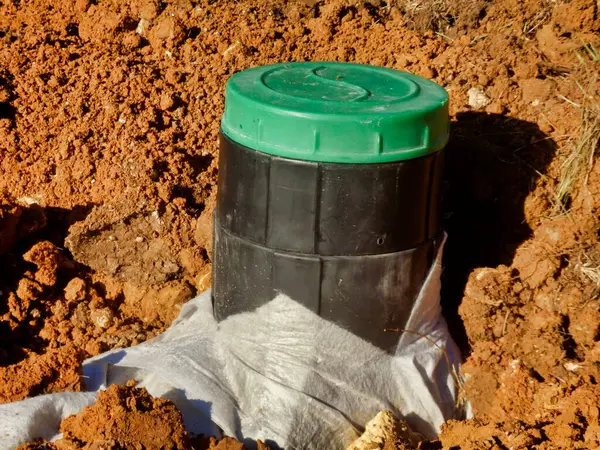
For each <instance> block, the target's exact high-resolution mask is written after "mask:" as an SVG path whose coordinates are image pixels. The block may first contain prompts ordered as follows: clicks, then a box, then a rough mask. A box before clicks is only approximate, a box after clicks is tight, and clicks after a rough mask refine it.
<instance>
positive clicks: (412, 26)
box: [0, 0, 600, 449]
mask: <svg viewBox="0 0 600 450" xmlns="http://www.w3.org/2000/svg"><path fill="white" fill-rule="evenodd" d="M599 29H600V15H599V14H598V6H597V4H596V2H595V1H594V0H573V1H570V2H566V1H556V2H554V1H552V2H550V1H543V2H539V1H533V0H526V1H519V2H518V1H515V0H495V1H481V2H463V1H460V2H444V1H438V0H436V1H423V2H408V1H398V2H393V3H382V2H350V1H347V0H327V1H323V2H312V1H306V2H294V1H291V2H282V1H279V0H268V1H265V2H262V3H261V4H260V5H256V4H255V3H253V2H249V1H245V0H243V1H239V2H227V1H224V0H222V1H221V0H216V1H215V0H202V1H187V0H176V1H167V2H155V1H153V0H132V1H129V2H122V1H117V0H100V1H94V2H90V1H87V0H77V1H74V2H59V3H58V4H57V3H56V2H51V1H49V0H34V1H29V2H19V1H13V0H9V1H6V2H2V4H1V5H0V149H1V151H2V157H1V158H0V199H1V201H0V255H1V257H0V273H2V274H3V276H2V279H1V280H0V291H1V293H0V337H1V339H0V401H11V400H16V399H20V398H24V397H26V396H29V395H35V394H38V393H43V392H54V391H60V390H68V389H75V390H77V389H81V387H82V385H81V382H80V381H79V379H78V371H79V365H80V361H81V360H82V359H83V358H85V357H87V356H90V355H95V354H97V353H99V352H101V351H105V350H108V349H111V348H115V347H121V346H130V345H133V344H136V343H138V342H142V341H143V340H145V339H148V338H149V337H152V336H154V335H156V334H157V333H159V332H160V331H162V330H164V328H165V327H166V326H168V324H169V323H170V321H171V320H172V319H173V318H174V317H175V316H176V315H177V312H178V310H179V307H180V305H181V304H182V303H184V302H185V301H187V300H188V299H189V298H190V297H192V296H193V295H195V294H196V293H197V292H198V291H199V290H202V289H204V288H205V287H207V285H208V284H209V282H210V252H211V248H210V240H211V238H210V229H211V227H210V222H211V214H212V210H213V208H214V194H215V189H214V187H215V184H216V178H217V175H218V173H217V156H218V151H217V150H218V149H217V145H218V139H217V136H218V130H219V118H220V115H221V113H222V109H223V88H224V85H225V81H226V80H227V78H228V77H229V76H230V75H231V74H233V73H235V72H237V71H239V70H242V69H245V68H248V67H252V66H256V65H259V64H267V63H274V62H281V61H302V60H337V61H351V62H358V63H370V64H377V65H383V66H387V67H393V68H397V69H401V70H408V71H410V72H413V73H417V74H419V75H423V76H426V77H429V78H432V79H433V80H434V81H436V82H438V83H439V84H441V85H442V86H444V87H445V88H446V89H447V91H448V93H449V95H450V98H451V114H452V119H453V123H452V133H451V136H452V137H451V142H450V143H449V145H448V148H447V150H446V159H447V165H446V176H445V184H444V220H445V226H446V229H447V230H448V232H449V235H450V239H449V241H448V246H447V252H446V255H445V267H446V268H445V272H444V291H443V299H444V312H445V315H446V316H447V317H448V319H449V322H450V325H451V328H452V331H453V333H454V335H455V337H456V338H457V340H458V341H459V342H460V343H461V344H462V347H463V349H464V350H465V351H466V353H467V354H468V355H469V356H468V359H467V362H466V365H465V374H466V375H467V383H466V393H467V395H468V396H469V398H470V399H471V400H472V402H473V406H474V408H475V411H476V413H477V418H476V419H475V420H473V421H470V422H459V423H450V424H448V426H447V427H446V429H445V432H444V434H443V435H442V441H441V444H443V446H444V447H448V448H450V447H454V446H460V447H461V448H466V449H468V448H480V447H481V446H483V445H488V444H487V443H488V442H491V441H489V440H486V439H488V437H490V436H491V437H492V439H493V440H494V442H495V444H494V445H497V446H502V445H503V446H507V447H510V446H513V447H514V448H527V447H531V446H539V447H540V448H544V445H545V446H546V448H549V446H554V448H556V447H567V448H572V446H573V445H575V444H574V443H575V442H583V443H582V444H581V445H583V446H584V447H586V448H593V447H594V446H596V445H597V444H595V442H596V441H595V439H596V440H597V439H598V437H597V436H598V433H597V427H598V418H597V413H596V411H595V409H594V408H593V407H592V406H591V405H592V403H590V402H591V401H593V400H595V399H596V398H597V396H598V391H597V388H596V386H597V385H596V382H597V380H598V379H599V378H598V376H599V375H600V374H598V373H597V369H596V367H597V362H598V354H599V352H600V347H599V344H598V342H599V338H600V319H599V315H600V313H599V311H600V309H599V303H598V295H599V291H600V288H599V286H600V275H599V273H600V271H599V269H598V267H600V250H598V248H599V246H598V230H599V226H598V223H599V220H598V218H599V216H600V211H599V207H600V180H599V176H600V173H599V171H600V169H599V168H598V164H597V163H596V159H595V158H594V151H595V150H596V147H597V132H596V130H597V129H600V123H599V122H598V120H597V117H598V105H600V98H599V96H598V92H599V91H600V80H599V77H598V73H599V72H600V71H599V70H598V69H599V64H600V56H599V54H598V49H600V37H599V35H598V30H599ZM459 305H461V306H460V314H459ZM15 379H18V380H19V382H18V383H15V381H14V380H15ZM515 392H518V393H520V395H519V396H517V395H515ZM584 400H585V401H584ZM587 400H589V402H587ZM586 402H587V403H586ZM486 433H487V434H486ZM219 445H221V444H219ZM222 445H225V444H222ZM490 445H491V444H490ZM577 445H579V444H577ZM478 446H479V447H478Z"/></svg>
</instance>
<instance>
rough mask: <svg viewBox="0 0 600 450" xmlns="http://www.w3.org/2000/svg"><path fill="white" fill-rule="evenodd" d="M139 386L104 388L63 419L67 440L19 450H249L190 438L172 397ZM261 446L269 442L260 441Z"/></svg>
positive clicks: (229, 443)
mask: <svg viewBox="0 0 600 450" xmlns="http://www.w3.org/2000/svg"><path fill="white" fill-rule="evenodd" d="M134 386H135V382H131V383H129V384H128V385H127V386H117V385H113V386H110V387H109V388H108V389H107V390H106V391H103V392H100V394H99V395H98V400H97V401H96V403H95V404H94V405H92V406H88V407H87V408H85V409H84V410H83V411H81V412H80V413H79V414H77V415H74V416H70V417H67V418H66V419H65V420H63V421H62V423H61V425H60V432H61V433H62V434H63V436H62V438H61V439H59V440H58V441H55V442H51V443H50V442H42V441H40V442H34V443H30V444H26V445H24V446H22V447H20V448H19V450H36V449H39V450H41V449H49V450H77V449H90V450H91V449H105V450H121V449H123V450H125V449H138V448H143V449H147V450H161V449H170V450H245V447H244V446H243V445H242V444H241V443H239V442H238V441H236V440H234V439H230V438H226V439H223V440H221V441H218V440H216V439H215V438H202V437H199V438H190V437H189V436H188V433H187V431H186V430H185V427H184V426H183V418H182V416H181V412H180V411H179V410H178V409H177V407H176V406H175V405H174V404H173V403H172V402H170V401H169V400H164V399H161V398H154V397H152V396H151V395H150V394H148V392H147V391H146V390H145V389H143V388H135V387H134ZM258 449H259V450H269V447H267V446H266V445H265V444H263V443H262V442H260V441H259V442H258Z"/></svg>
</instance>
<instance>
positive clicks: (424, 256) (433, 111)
mask: <svg viewBox="0 0 600 450" xmlns="http://www.w3.org/2000/svg"><path fill="white" fill-rule="evenodd" d="M225 95H226V96H225V113H224V115H223V119H222V122H221V149H220V162H219V185H218V189H219V190H218V195H217V208H216V210H215V220H214V246H213V304H214V312H215V316H216V318H217V320H222V319H224V318H226V317H228V316H230V315H233V314H237V313H240V312H245V311H253V310H255V309H256V308H258V307H260V306H262V305H264V304H265V303H268V302H269V301H271V300H272V299H273V298H274V297H275V296H276V295H277V294H278V293H280V292H281V293H284V294H287V295H288V296H289V297H291V298H292V299H293V300H295V301H297V302H299V303H301V304H302V305H304V306H305V307H307V308H309V309H310V310H312V311H314V312H315V313H316V314H318V315H319V316H321V317H322V318H324V319H327V320H329V321H333V322H335V323H337V324H339V325H340V326H342V327H344V328H346V329H348V330H350V331H351V332H353V333H354V334H356V335H358V336H360V337H362V338H364V339H366V340H368V341H370V342H372V343H373V344H375V345H377V346H379V347H381V348H384V349H390V348H392V347H393V346H394V344H396V343H397V342H398V339H399V336H400V335H399V333H397V332H390V331H386V330H389V329H394V328H396V329H402V328H403V327H404V325H405V324H406V322H407V320H408V318H409V314H410V311H411V308H412V306H413V304H414V302H415V300H416V297H417V295H418V293H419V291H420V288H421V286H422V284H423V281H424V280H425V278H426V276H427V274H428V271H429V269H430V266H431V264H432V262H433V258H434V256H435V251H436V248H437V247H436V245H437V243H438V241H439V238H440V233H441V223H440V211H439V208H440V185H441V171H442V153H441V152H440V150H441V149H442V148H443V147H444V145H445V144H446V142H447V140H448V130H449V119H448V95H447V93H446V91H445V90H444V89H443V88H441V87H440V86H438V85H437V84H435V83H433V82H431V81H429V80H426V79H424V78H421V77H418V76H416V75H412V74H409V73H405V72H399V71H395V70H391V69H385V68H381V67H374V66H366V65H358V64H345V63H330V62H326V63H313V62H309V63H289V64H277V65H272V66H263V67H258V68H254V69H249V70H246V71H243V72H240V73H237V74H236V75H234V76H232V77H231V78H230V80H229V81H228V83H227V87H226V94H225Z"/></svg>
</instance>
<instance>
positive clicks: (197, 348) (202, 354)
mask: <svg viewBox="0 0 600 450" xmlns="http://www.w3.org/2000/svg"><path fill="white" fill-rule="evenodd" d="M441 254H442V251H441V250H440V251H439V254H438V256H437V259H436V262H435V263H434V265H433V267H432V269H431V271H430V274H429V276H428V278H427V281H426V282H425V284H424V286H423V288H422V290H421V293H420V296H419V298H418V301H417V303H416V305H415V307H414V310H413V311H412V313H411V318H410V320H409V323H408V324H407V325H406V327H405V328H406V329H407V330H411V331H412V332H410V333H403V334H402V335H401V337H400V340H399V344H398V347H397V350H396V352H395V354H393V355H390V354H388V353H385V352H383V351H382V350H380V349H379V348H377V347H375V346H373V345H371V344H370V343H368V342H366V341H363V340H362V339H360V338H358V337H356V336H354V335H353V334H351V333H350V332H348V331H346V330H344V329H343V328H340V327H338V326H337V325H335V324H333V323H330V322H327V321H325V320H323V319H321V318H320V317H318V316H317V315H315V314H314V313H312V312H311V311H309V310H308V309H306V308H304V307H303V306H301V305H300V304H298V303H296V302H294V301H293V300H291V299H290V298H289V297H286V296H285V295H279V296H277V297H276V298H275V299H273V300H272V301H271V302H269V303H267V304H266V305H264V306H262V307H261V308H259V309H257V310H256V311H254V312H251V313H244V314H239V315H236V316H232V317H229V318H228V319H226V320H224V321H223V322H221V323H217V322H216V321H215V319H214V317H213V314H212V306H211V296H210V291H207V292H205V293H203V294H201V295H200V296H198V297H197V298H195V299H194V300H192V301H190V302H188V303H187V304H185V305H184V306H183V308H182V310H181V313H180V315H179V317H178V318H177V320H176V321H175V322H174V323H173V325H172V326H171V327H170V328H169V329H168V330H167V331H166V332H165V333H163V334H162V335H160V336H158V337H156V338H154V339H153V340H151V341H148V342H146V343H143V344H140V345H138V346H136V347H132V348H127V349H121V350H113V351H111V352H108V353H105V354H102V355H99V356H97V357H95V358H92V359H90V360H88V361H86V362H85V363H84V375H85V376H86V377H87V378H86V384H87V387H88V390H89V391H90V392H89V393H65V394H53V395H46V396H40V397H36V398H32V399H28V400H24V401H21V402H16V403H10V404H5V405H0V449H13V448H15V447H16V446H17V445H19V444H21V443H24V442H27V441H29V440H32V439H34V438H40V437H42V438H45V439H53V438H56V437H57V433H58V424H59V423H60V420H61V419H62V418H64V417H66V416H68V415H70V414H73V413H76V412H77V411H79V410H80V409H82V408H83V407H84V406H86V405H88V404H92V403H93V402H94V401H95V395H96V394H95V393H94V392H95V391H98V390H101V389H104V388H106V387H107V386H108V385H110V384H113V383H121V384H122V383H125V382H126V381H127V380H129V379H136V380H138V381H139V382H140V385H141V386H144V387H146V388H147V389H148V391H149V392H150V393H151V394H153V395H155V396H162V397H166V398H169V399H171V400H173V401H174V402H175V403H176V404H177V405H178V406H179V408H180V409H181V410H182V413H183V416H184V420H185V424H186V426H187V428H188V430H190V431H191V432H193V433H203V434H213V435H218V433H219V429H218V428H217V427H215V424H216V425H217V426H218V427H219V428H220V429H221V430H222V431H223V433H224V434H225V435H229V436H234V437H236V438H238V439H242V438H251V439H261V440H263V441H266V442H275V443H277V444H278V445H279V446H281V447H284V448H286V449H287V448H295V449H318V450H323V449H337V448H345V447H346V446H347V445H349V444H350V443H351V442H352V441H353V440H354V439H355V438H356V437H358V435H359V434H360V428H361V427H363V426H364V425H365V424H366V423H367V422H368V421H369V420H370V419H371V418H373V416H375V415H376V414H377V413H378V412H379V411H381V410H385V409H387V410H391V411H392V412H394V413H395V414H396V415H397V416H399V417H402V418H404V419H405V420H406V421H407V422H408V423H409V424H410V425H411V426H412V427H413V428H414V429H415V430H416V431H418V432H420V433H422V434H423V435H425V436H426V437H428V438H433V437H435V436H436V435H437V433H438V431H439V428H440V426H441V425H442V424H443V423H444V422H445V421H446V420H447V419H450V418H460V417H462V416H464V414H465V411H463V410H461V409H460V408H457V407H456V403H457V402H456V399H457V393H458V387H457V383H456V376H455V374H456V373H457V371H456V368H458V364H459V361H460V355H459V352H458V350H457V348H456V346H455V344H454V342H453V341H452V339H451V337H450V335H449V333H448V331H447V327H446V323H445V321H444V320H443V318H442V315H441V308H440V297H439V296H440V275H441ZM423 336H426V337H423ZM449 365H450V366H449ZM451 366H454V368H452V367H451Z"/></svg>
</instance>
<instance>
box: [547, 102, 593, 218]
mask: <svg viewBox="0 0 600 450" xmlns="http://www.w3.org/2000/svg"><path fill="white" fill-rule="evenodd" d="M581 109H582V112H581V125H580V127H579V135H578V136H577V137H576V138H575V139H573V140H572V141H571V142H570V144H568V145H569V147H570V151H569V154H568V156H567V158H566V159H565V161H564V162H563V164H562V165H561V171H560V178H559V183H558V187H557V189H556V204H555V208H556V211H555V212H556V213H565V212H567V211H568V210H569V207H570V200H571V196H572V194H573V190H574V188H575V187H576V185H577V183H578V182H579V181H582V182H583V186H582V187H583V188H584V189H585V187H586V185H587V178H588V176H589V173H590V171H591V170H592V165H593V163H594V155H595V153H596V150H597V148H598V143H599V142H600V105H597V107H594V108H581Z"/></svg>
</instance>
